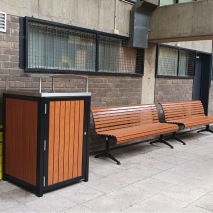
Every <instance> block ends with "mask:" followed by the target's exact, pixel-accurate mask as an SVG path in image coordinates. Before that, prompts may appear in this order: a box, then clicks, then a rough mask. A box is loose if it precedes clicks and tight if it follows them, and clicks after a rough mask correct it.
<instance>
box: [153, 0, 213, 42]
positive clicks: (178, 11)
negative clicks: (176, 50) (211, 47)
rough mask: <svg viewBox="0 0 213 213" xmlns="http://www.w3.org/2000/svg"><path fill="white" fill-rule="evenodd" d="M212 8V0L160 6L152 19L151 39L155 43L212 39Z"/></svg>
mask: <svg viewBox="0 0 213 213" xmlns="http://www.w3.org/2000/svg"><path fill="white" fill-rule="evenodd" d="M212 10H213V1H212V0H205V1H198V2H190V3H184V4H176V5H168V6H163V7H159V8H157V9H156V10H155V12H154V13H153V14H152V16H151V19H150V29H151V30H152V31H151V32H150V33H149V40H150V41H152V42H155V43H164V42H172V41H192V40H212V39H213V16H212Z"/></svg>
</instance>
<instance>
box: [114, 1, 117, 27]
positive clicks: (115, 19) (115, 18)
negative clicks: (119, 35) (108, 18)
mask: <svg viewBox="0 0 213 213" xmlns="http://www.w3.org/2000/svg"><path fill="white" fill-rule="evenodd" d="M116 21H117V0H115V17H114V27H115V30H116V27H117V25H116V24H117V23H116Z"/></svg>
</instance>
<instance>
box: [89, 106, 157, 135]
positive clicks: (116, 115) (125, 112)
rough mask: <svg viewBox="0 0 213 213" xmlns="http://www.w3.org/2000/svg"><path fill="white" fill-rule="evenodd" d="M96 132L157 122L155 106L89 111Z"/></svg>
mask: <svg viewBox="0 0 213 213" xmlns="http://www.w3.org/2000/svg"><path fill="white" fill-rule="evenodd" d="M91 111H92V113H93V118H94V121H95V129H96V132H97V133H98V132H103V131H107V130H115V129H121V128H124V127H131V126H138V125H142V124H148V123H157V122H159V119H158V113H157V110H156V107H155V105H153V104H152V105H150V104H149V105H148V104H147V105H134V106H120V107H107V108H94V109H91Z"/></svg>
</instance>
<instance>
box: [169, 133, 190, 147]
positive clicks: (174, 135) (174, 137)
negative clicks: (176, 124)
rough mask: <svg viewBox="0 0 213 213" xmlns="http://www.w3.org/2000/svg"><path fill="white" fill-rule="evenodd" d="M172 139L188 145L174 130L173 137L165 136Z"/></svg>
mask: <svg viewBox="0 0 213 213" xmlns="http://www.w3.org/2000/svg"><path fill="white" fill-rule="evenodd" d="M170 139H174V140H176V141H178V142H180V143H182V144H183V145H186V143H185V142H183V141H182V140H181V139H179V138H178V137H176V132H173V134H172V136H171V137H168V138H165V140H170Z"/></svg>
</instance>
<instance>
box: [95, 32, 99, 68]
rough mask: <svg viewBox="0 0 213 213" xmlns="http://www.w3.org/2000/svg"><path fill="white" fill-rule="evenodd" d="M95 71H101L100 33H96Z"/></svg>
mask: <svg viewBox="0 0 213 213" xmlns="http://www.w3.org/2000/svg"><path fill="white" fill-rule="evenodd" d="M95 71H96V72H98V71H99V33H96V55H95Z"/></svg>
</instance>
